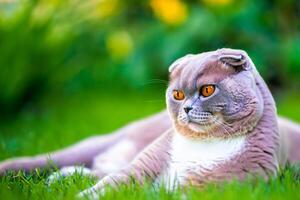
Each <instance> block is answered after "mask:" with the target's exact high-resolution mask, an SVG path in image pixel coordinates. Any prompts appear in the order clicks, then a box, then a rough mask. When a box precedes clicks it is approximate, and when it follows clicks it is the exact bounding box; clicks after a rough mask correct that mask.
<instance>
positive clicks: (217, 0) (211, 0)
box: [203, 0, 233, 6]
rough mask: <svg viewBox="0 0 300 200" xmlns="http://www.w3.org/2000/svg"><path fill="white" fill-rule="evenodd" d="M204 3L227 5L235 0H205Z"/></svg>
mask: <svg viewBox="0 0 300 200" xmlns="http://www.w3.org/2000/svg"><path fill="white" fill-rule="evenodd" d="M203 2H204V3H206V4H207V5H211V6H226V5H229V4H231V3H232V2H233V0H203Z"/></svg>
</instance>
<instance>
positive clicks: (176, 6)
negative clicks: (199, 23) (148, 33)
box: [150, 0, 188, 26]
mask: <svg viewBox="0 0 300 200" xmlns="http://www.w3.org/2000/svg"><path fill="white" fill-rule="evenodd" d="M150 5H151V7H152V9H153V11H154V14H155V15H156V16H157V17H158V18H159V19H160V20H162V21H163V22H165V23H167V24H169V25H175V26H176V25H180V24H182V23H184V22H185V21H186V19H187V15H188V11H187V6H186V5H185V4H184V3H183V2H181V1H180V0H151V2H150Z"/></svg>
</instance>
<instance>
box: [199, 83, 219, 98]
mask: <svg viewBox="0 0 300 200" xmlns="http://www.w3.org/2000/svg"><path fill="white" fill-rule="evenodd" d="M215 90H216V88H215V86H214V85H204V86H202V88H201V91H200V92H201V95H202V96H204V97H209V96H211V95H212V94H213V93H214V92H215Z"/></svg>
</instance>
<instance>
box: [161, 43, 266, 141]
mask: <svg viewBox="0 0 300 200" xmlns="http://www.w3.org/2000/svg"><path fill="white" fill-rule="evenodd" d="M255 73H257V72H256V69H255V66H254V65H253V63H252V61H251V60H250V58H249V57H248V55H247V54H246V53H245V52H244V51H240V50H232V49H220V50H218V51H213V52H208V53H203V54H198V55H190V56H186V57H184V58H182V59H180V60H177V61H175V63H174V64H173V65H172V66H171V67H170V84H169V87H168V89H167V93H166V97H167V107H168V111H169V114H170V116H171V118H172V121H173V124H174V126H175V128H176V130H177V131H178V132H179V133H180V134H183V135H185V136H188V137H193V138H208V137H214V138H216V137H217V138H228V137H233V136H237V135H244V134H246V133H247V132H249V131H251V130H252V129H253V128H254V127H255V125H256V124H257V122H258V121H259V119H260V118H261V116H262V112H263V99H262V95H261V93H260V90H259V89H258V87H257V85H256V81H255V77H254V76H255V75H254V74H255Z"/></svg>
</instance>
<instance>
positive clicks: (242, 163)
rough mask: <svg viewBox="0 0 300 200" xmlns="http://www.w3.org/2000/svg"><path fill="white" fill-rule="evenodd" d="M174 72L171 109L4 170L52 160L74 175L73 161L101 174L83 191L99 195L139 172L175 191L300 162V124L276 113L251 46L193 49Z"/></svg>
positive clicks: (7, 163)
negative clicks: (197, 51) (245, 48)
mask: <svg viewBox="0 0 300 200" xmlns="http://www.w3.org/2000/svg"><path fill="white" fill-rule="evenodd" d="M169 71H170V83H169V87H168V89H167V92H166V99H167V111H162V112H161V113H158V114H156V115H154V116H150V117H148V118H146V119H143V120H140V121H137V122H134V123H132V124H129V125H127V126H125V127H124V128H121V129H120V130H117V131H115V132H114V133H112V134H109V135H105V136H95V137H91V138H88V139H86V140H84V141H82V142H80V143H78V144H75V145H73V146H71V147H69V148H66V149H63V150H61V151H58V152H54V153H50V154H47V155H39V156H36V157H32V158H26V157H25V158H17V159H10V160H6V161H4V162H2V163H0V173H2V174H4V173H5V172H7V171H8V170H20V169H23V170H26V171H29V170H31V169H34V168H37V167H39V168H42V167H45V166H46V165H47V163H48V161H49V160H52V161H53V162H54V163H55V164H56V165H57V166H58V167H59V168H63V169H62V174H63V175H68V174H69V173H72V172H73V171H74V168H69V167H68V168H65V167H66V166H72V165H84V167H86V168H89V169H90V170H88V169H84V170H83V171H85V172H86V173H91V174H93V175H95V176H97V177H99V179H101V180H100V181H99V182H98V183H97V184H96V185H95V186H94V187H92V188H90V189H87V190H85V191H84V192H82V193H81V195H85V194H92V195H97V193H96V192H97V191H101V190H102V191H103V190H104V189H103V188H104V187H105V186H106V185H112V186H115V187H117V186H118V185H119V184H120V183H127V182H129V180H130V178H131V177H132V176H133V177H135V178H137V180H139V182H140V183H143V181H144V180H145V179H147V180H152V181H153V183H154V184H158V185H165V186H166V187H167V188H169V189H172V188H176V187H179V186H185V185H190V184H191V185H196V186H202V185H204V184H206V183H208V182H218V181H223V180H230V179H232V178H234V177H235V178H238V179H240V180H242V179H244V178H245V177H246V176H249V175H253V176H262V177H264V178H266V179H268V178H269V177H270V176H276V175H277V173H278V170H279V169H280V168H283V167H284V166H285V165H286V164H287V163H291V164H293V163H295V162H297V161H298V160H300V155H299V154H300V153H297V152H299V150H300V145H299V144H300V126H299V125H297V124H296V123H293V122H291V121H289V120H287V119H284V118H281V117H278V116H277V113H276V107H275V102H274V100H273V97H272V95H271V93H270V91H269V89H268V87H267V86H266V84H265V83H264V81H263V79H262V78H261V76H260V75H259V73H258V72H257V70H256V67H255V65H254V64H253V62H252V60H251V59H250V57H249V56H248V55H247V53H246V52H244V51H242V50H234V49H219V50H216V51H212V52H206V53H201V54H196V55H187V56H185V57H183V58H180V59H178V60H177V61H175V62H174V63H173V64H172V65H171V66H170V68H169ZM120 152H122V154H121V153H120Z"/></svg>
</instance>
